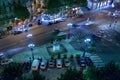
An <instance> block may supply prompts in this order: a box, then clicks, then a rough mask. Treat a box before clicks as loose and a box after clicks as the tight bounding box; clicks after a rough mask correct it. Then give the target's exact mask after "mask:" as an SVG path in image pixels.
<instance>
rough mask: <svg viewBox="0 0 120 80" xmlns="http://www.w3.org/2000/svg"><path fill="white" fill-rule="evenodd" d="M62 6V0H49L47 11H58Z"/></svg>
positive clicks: (50, 12) (52, 12)
mask: <svg viewBox="0 0 120 80" xmlns="http://www.w3.org/2000/svg"><path fill="white" fill-rule="evenodd" d="M58 3H59V4H58ZM61 6H62V3H61V1H60V0H48V1H47V3H46V8H47V13H49V14H54V13H58V12H59V8H60V7H61Z"/></svg>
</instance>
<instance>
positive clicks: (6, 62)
mask: <svg viewBox="0 0 120 80" xmlns="http://www.w3.org/2000/svg"><path fill="white" fill-rule="evenodd" d="M11 62H13V59H4V60H1V61H0V64H1V65H6V64H9V63H11Z"/></svg>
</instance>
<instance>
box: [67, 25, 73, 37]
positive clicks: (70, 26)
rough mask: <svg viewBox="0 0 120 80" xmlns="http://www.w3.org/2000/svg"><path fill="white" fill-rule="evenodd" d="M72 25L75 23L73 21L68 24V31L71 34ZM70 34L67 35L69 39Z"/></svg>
mask: <svg viewBox="0 0 120 80" xmlns="http://www.w3.org/2000/svg"><path fill="white" fill-rule="evenodd" d="M72 25H73V24H72V23H68V24H67V27H68V33H69V34H70V28H72ZM69 34H68V37H67V38H68V39H69V37H70V35H69Z"/></svg>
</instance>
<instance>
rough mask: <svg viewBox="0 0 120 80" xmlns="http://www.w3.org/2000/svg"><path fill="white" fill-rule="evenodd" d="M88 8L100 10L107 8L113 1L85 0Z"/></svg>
mask: <svg viewBox="0 0 120 80" xmlns="http://www.w3.org/2000/svg"><path fill="white" fill-rule="evenodd" d="M87 2H88V4H87V6H88V8H90V9H100V8H103V7H106V6H109V5H111V4H112V3H113V0H87Z"/></svg>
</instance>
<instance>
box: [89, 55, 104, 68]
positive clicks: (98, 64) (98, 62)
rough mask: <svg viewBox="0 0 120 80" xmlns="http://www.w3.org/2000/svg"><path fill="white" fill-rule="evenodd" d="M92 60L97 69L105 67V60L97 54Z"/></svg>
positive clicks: (92, 56)
mask: <svg viewBox="0 0 120 80" xmlns="http://www.w3.org/2000/svg"><path fill="white" fill-rule="evenodd" d="M90 58H91V60H92V61H93V64H94V66H96V67H103V66H104V65H105V63H104V62H103V60H102V59H101V58H100V57H99V56H98V55H96V54H94V55H91V56H90Z"/></svg>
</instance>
